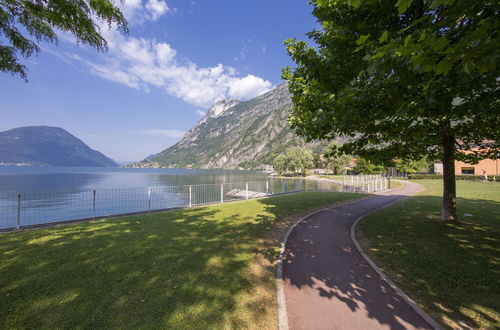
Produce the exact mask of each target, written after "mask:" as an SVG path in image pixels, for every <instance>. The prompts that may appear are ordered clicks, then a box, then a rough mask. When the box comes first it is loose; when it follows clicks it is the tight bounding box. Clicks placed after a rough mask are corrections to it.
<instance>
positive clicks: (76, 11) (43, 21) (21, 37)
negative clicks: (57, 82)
mask: <svg viewBox="0 0 500 330" xmlns="http://www.w3.org/2000/svg"><path fill="white" fill-rule="evenodd" d="M99 22H103V23H106V24H107V25H108V26H111V25H113V24H116V26H117V27H118V28H119V29H122V30H123V31H124V32H127V31H128V30H127V21H126V20H125V18H124V17H123V15H122V13H121V12H120V10H119V9H118V7H116V5H115V4H114V2H113V0H0V70H1V71H3V72H6V73H11V74H13V75H19V76H20V77H21V78H23V79H25V80H26V71H27V68H26V66H25V65H23V64H22V63H21V62H20V61H19V55H21V56H23V57H25V58H27V57H30V56H31V55H33V54H34V53H37V52H39V50H40V47H39V46H38V45H37V43H36V42H35V41H37V42H40V41H48V42H57V30H60V31H65V32H69V33H71V34H72V35H73V36H74V37H75V38H76V40H77V41H78V42H81V43H84V44H88V45H90V46H92V47H94V48H96V49H97V50H99V51H103V50H106V49H107V43H106V40H105V39H104V38H103V37H102V36H101V34H100V31H99V25H98V23H99ZM28 36H29V37H31V38H32V39H34V40H35V41H33V40H31V39H29V37H28Z"/></svg>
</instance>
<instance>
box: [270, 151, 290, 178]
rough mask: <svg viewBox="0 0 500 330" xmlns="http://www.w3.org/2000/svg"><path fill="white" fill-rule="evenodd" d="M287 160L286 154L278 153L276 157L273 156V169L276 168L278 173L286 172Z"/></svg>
mask: <svg viewBox="0 0 500 330" xmlns="http://www.w3.org/2000/svg"><path fill="white" fill-rule="evenodd" d="M287 162H288V159H287V157H286V155H284V154H280V155H278V156H276V158H274V161H273V168H274V170H276V171H278V172H280V173H283V172H286V171H287Z"/></svg>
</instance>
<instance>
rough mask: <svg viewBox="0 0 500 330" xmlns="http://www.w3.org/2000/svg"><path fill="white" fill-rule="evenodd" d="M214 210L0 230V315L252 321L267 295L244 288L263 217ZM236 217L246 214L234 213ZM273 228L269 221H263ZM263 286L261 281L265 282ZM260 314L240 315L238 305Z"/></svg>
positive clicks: (86, 321) (122, 322) (31, 323)
mask: <svg viewBox="0 0 500 330" xmlns="http://www.w3.org/2000/svg"><path fill="white" fill-rule="evenodd" d="M218 212H219V210H218V209H214V208H210V207H208V208H197V209H192V210H182V211H175V212H168V213H164V214H157V215H150V216H136V217H130V218H126V219H117V220H109V221H103V222H95V223H85V224H78V225H74V226H64V227H58V228H51V229H44V230H34V231H26V232H22V233H18V234H16V235H5V236H3V237H1V238H0V240H1V241H0V254H1V256H2V263H1V265H0V274H1V276H0V302H1V305H2V308H1V311H0V323H2V324H4V325H5V326H7V327H8V326H11V327H23V328H24V327H27V328H75V327H77V328H137V327H141V328H221V327H223V326H224V325H225V326H228V325H229V324H232V327H243V328H244V327H251V324H249V322H254V323H253V324H256V323H257V321H258V320H259V319H260V318H262V317H263V313H265V312H266V309H265V308H259V306H265V305H266V304H268V301H267V297H265V296H264V297H258V296H257V297H254V296H250V298H247V301H243V302H242V301H241V299H240V296H241V295H242V294H244V293H245V292H247V291H251V290H253V289H254V288H255V287H256V286H258V285H259V283H254V282H251V280H253V281H255V282H259V281H261V282H263V283H264V284H266V285H267V284H268V283H265V282H266V281H267V278H265V279H264V278H260V277H258V276H257V277H256V276H254V277H251V276H248V264H249V259H251V258H252V257H253V256H254V254H253V251H254V250H255V247H256V245H255V243H254V239H255V235H256V231H261V230H264V229H265V228H263V225H262V224H257V225H256V224H255V223H253V222H251V221H245V219H241V215H239V214H234V213H233V214H231V217H230V218H224V217H223V218H220V217H219V218H218V220H213V219H214V217H216V216H217V213H218ZM235 218H237V219H238V218H240V219H238V221H235V220H236V219H235ZM264 227H266V228H267V226H264ZM261 284H262V283H261ZM241 303H245V304H248V306H247V307H248V308H247V309H248V310H250V311H251V312H252V315H232V314H233V312H234V311H235V310H236V307H237V305H238V304H241Z"/></svg>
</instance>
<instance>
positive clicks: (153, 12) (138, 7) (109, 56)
mask: <svg viewBox="0 0 500 330" xmlns="http://www.w3.org/2000/svg"><path fill="white" fill-rule="evenodd" d="M144 1H146V0H144ZM121 6H122V7H123V10H124V13H125V15H126V17H128V18H135V22H137V21H141V20H149V21H151V20H156V19H158V18H159V17H160V16H161V15H163V14H165V13H166V12H168V11H169V9H168V5H167V3H166V2H165V1H163V0H147V2H145V5H144V4H143V0H127V1H125V2H124V3H123V4H122V5H121ZM100 28H101V33H102V35H103V36H104V38H105V39H106V40H107V42H108V48H109V50H108V52H107V53H106V54H105V55H102V56H100V57H99V59H100V60H96V61H91V60H88V59H87V58H84V57H83V56H79V55H77V54H74V53H62V56H64V57H65V58H66V59H69V60H70V61H72V62H73V64H74V65H84V66H85V67H86V69H87V70H88V71H89V72H90V73H91V74H94V75H97V76H99V77H102V78H104V79H107V80H110V81H113V82H117V83H120V84H123V85H126V86H128V87H130V88H134V89H141V90H144V91H146V92H149V91H150V89H151V88H152V87H155V88H159V89H161V90H163V91H165V92H166V93H168V94H169V95H172V96H175V97H178V98H180V99H182V100H184V101H186V102H188V103H191V104H193V105H196V106H200V107H209V106H211V105H212V104H214V103H215V102H217V101H219V100H222V99H224V98H228V97H229V98H236V99H240V100H245V99H250V98H252V97H255V96H258V95H260V94H263V93H265V92H267V91H269V90H270V89H271V87H272V85H271V83H270V82H269V81H267V80H264V79H262V78H260V77H257V76H254V75H247V76H243V77H242V76H239V74H238V72H237V71H236V70H235V69H234V68H233V67H231V66H226V65H223V64H220V63H219V64H217V65H214V66H211V67H199V66H198V65H196V64H195V63H193V62H191V61H189V60H188V59H184V58H182V57H181V56H178V54H177V52H176V51H175V50H174V49H173V48H172V47H171V46H170V45H169V44H168V43H165V42H160V41H157V40H156V39H146V38H136V37H131V36H125V35H123V34H121V33H120V32H119V31H117V30H116V29H110V28H108V27H107V26H106V25H104V24H102V25H101V26H100ZM246 52H247V48H246V47H244V48H243V49H242V50H241V53H240V58H244V57H245V56H246V55H245V54H246Z"/></svg>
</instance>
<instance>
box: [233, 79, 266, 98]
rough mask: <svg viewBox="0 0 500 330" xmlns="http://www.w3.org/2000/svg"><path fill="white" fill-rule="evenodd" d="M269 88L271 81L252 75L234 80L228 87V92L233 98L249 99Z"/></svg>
mask: <svg viewBox="0 0 500 330" xmlns="http://www.w3.org/2000/svg"><path fill="white" fill-rule="evenodd" d="M270 88H271V83H270V82H269V81H266V80H264V79H262V78H259V77H256V76H254V75H251V74H250V75H248V76H246V77H244V78H241V79H238V80H235V81H234V82H233V83H232V84H231V86H230V87H229V94H230V95H231V97H233V98H235V99H240V100H241V99H249V98H251V97H253V96H255V95H261V94H264V93H265V92H267V91H268V90H269V89H270Z"/></svg>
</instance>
